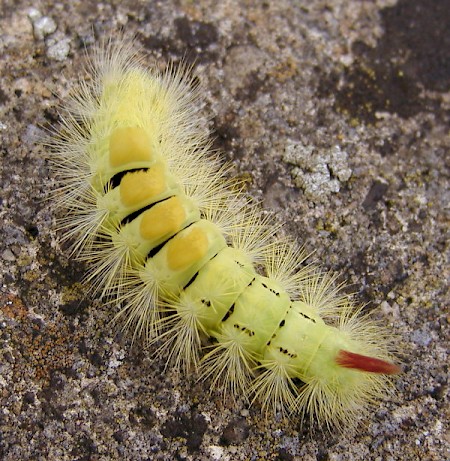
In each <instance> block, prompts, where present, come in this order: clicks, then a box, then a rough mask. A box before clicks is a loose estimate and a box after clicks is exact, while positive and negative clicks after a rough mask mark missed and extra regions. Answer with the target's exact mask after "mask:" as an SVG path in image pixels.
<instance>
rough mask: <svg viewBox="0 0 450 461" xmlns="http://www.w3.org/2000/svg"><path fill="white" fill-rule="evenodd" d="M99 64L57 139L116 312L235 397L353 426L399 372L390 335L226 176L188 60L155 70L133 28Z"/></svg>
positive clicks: (71, 203)
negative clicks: (137, 47)
mask: <svg viewBox="0 0 450 461" xmlns="http://www.w3.org/2000/svg"><path fill="white" fill-rule="evenodd" d="M92 63H93V65H92V71H93V78H92V80H91V81H83V82H82V83H81V84H80V86H79V88H78V89H77V90H75V92H74V94H73V96H72V98H71V100H70V102H69V104H68V106H67V109H66V110H65V111H64V112H63V115H62V128H61V129H60V131H59V133H58V134H57V135H56V136H55V137H54V139H53V141H52V145H53V147H54V148H55V151H56V152H55V155H54V158H53V160H54V165H55V171H56V174H57V176H58V180H59V182H60V187H59V188H58V189H57V191H56V193H55V196H56V197H55V198H56V201H57V202H58V204H59V205H60V206H62V207H63V208H64V209H65V210H66V213H65V217H64V218H62V220H61V222H60V228H62V229H63V230H64V231H65V238H69V239H73V240H74V241H75V243H74V245H73V252H74V253H75V254H76V255H77V256H78V257H79V258H80V259H81V260H85V261H87V262H89V263H90V264H91V267H92V270H91V272H90V273H89V275H88V279H89V280H90V281H91V283H92V284H93V286H94V287H95V288H96V289H98V290H100V291H101V293H102V294H103V295H106V296H109V297H111V298H112V299H114V300H115V302H117V303H119V304H120V305H121V306H122V307H121V309H120V311H119V312H118V314H117V315H116V317H115V318H116V319H119V318H120V319H121V320H122V321H123V322H124V325H125V326H126V327H128V328H130V329H132V331H133V334H134V335H144V336H145V337H146V338H147V340H148V341H150V343H158V344H161V345H160V346H159V349H158V350H159V351H162V350H166V351H167V352H168V355H169V357H170V359H171V363H172V364H173V365H174V366H175V367H176V368H177V369H180V370H182V371H186V370H188V369H189V367H194V368H197V367H198V368H199V369H200V375H201V376H203V377H210V378H211V379H212V382H213V384H214V385H216V384H219V383H220V384H221V385H222V386H223V388H224V389H225V390H226V391H227V392H229V393H230V394H231V395H232V396H237V395H240V396H244V397H246V398H250V399H252V401H253V400H255V399H257V400H259V401H260V402H261V404H262V406H263V407H264V408H267V409H270V410H274V411H275V410H277V409H281V410H283V411H284V410H286V411H288V412H289V413H299V414H300V415H302V416H303V414H305V413H307V414H309V416H310V418H311V420H312V421H316V422H318V423H319V424H325V425H327V426H331V425H336V426H341V425H348V424H351V422H353V421H354V419H355V416H356V415H357V414H359V413H361V412H362V411H364V410H365V409H367V407H368V405H369V404H371V403H372V402H373V401H374V400H375V399H376V398H378V397H380V396H382V395H383V393H384V391H385V389H386V387H387V386H388V384H389V376H388V375H390V374H394V373H397V372H398V371H399V368H398V366H396V365H394V364H393V363H391V355H390V353H389V351H388V350H389V344H390V340H389V337H388V335H386V334H384V333H383V331H382V330H381V329H380V328H379V327H378V326H377V324H376V323H375V322H374V321H372V320H370V319H369V318H367V316H362V315H360V314H361V309H357V308H354V307H353V306H352V305H351V304H350V303H349V301H348V300H347V298H346V297H345V296H342V295H340V294H339V291H338V289H337V288H334V278H333V277H331V276H329V275H327V274H322V273H320V272H319V271H317V270H316V269H315V268H312V267H311V266H307V267H306V268H300V267H301V264H302V262H303V261H304V259H305V255H304V254H303V252H302V250H301V249H299V248H298V247H297V246H296V245H295V244H294V243H293V242H291V241H290V240H289V239H284V238H280V237H276V236H275V233H276V229H274V228H273V227H271V226H270V223H269V219H268V218H264V217H263V215H262V214H261V212H260V211H258V209H257V207H255V206H253V205H251V204H250V202H249V200H248V199H247V198H246V197H245V196H244V195H243V194H242V193H240V192H239V191H236V187H233V181H231V180H227V179H226V178H227V172H228V171H227V168H225V167H223V166H220V160H219V159H218V157H217V156H212V155H211V154H210V142H209V141H208V138H207V136H206V135H205V134H204V130H203V128H202V119H201V117H200V116H199V114H198V110H197V109H196V107H197V106H196V103H197V102H198V99H199V97H200V94H199V93H200V91H199V88H198V86H196V84H195V81H194V79H193V78H192V77H191V76H190V73H189V72H188V71H187V70H185V69H183V68H182V67H181V68H179V69H174V68H173V67H169V68H168V69H167V70H166V71H165V72H162V73H161V72H158V71H153V70H150V71H149V70H146V69H145V68H144V66H143V64H142V61H141V60H140V59H139V58H138V57H137V56H136V54H135V53H134V51H133V42H132V41H127V40H119V41H116V42H110V43H108V44H107V45H106V46H104V47H101V48H99V49H98V50H97V52H96V54H95V55H94V59H93V61H92ZM203 338H210V342H211V343H212V345H210V346H208V347H207V349H206V354H205V355H203V357H202V356H201V352H202V349H204V347H203V346H202V344H203V343H202V339H203Z"/></svg>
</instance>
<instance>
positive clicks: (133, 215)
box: [120, 195, 175, 226]
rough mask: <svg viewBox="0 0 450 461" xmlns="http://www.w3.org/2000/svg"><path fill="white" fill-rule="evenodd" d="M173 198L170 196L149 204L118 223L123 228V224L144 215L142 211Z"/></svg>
mask: <svg viewBox="0 0 450 461" xmlns="http://www.w3.org/2000/svg"><path fill="white" fill-rule="evenodd" d="M172 197H175V195H171V196H170V197H167V198H164V199H162V200H158V201H157V202H154V203H150V204H149V205H147V206H145V207H143V208H140V209H139V210H136V211H134V212H133V213H131V214H129V215H128V216H125V218H123V219H122V221H121V222H120V225H121V226H125V224H128V223H129V222H131V221H133V219H136V218H137V217H138V216H139V215H140V214H141V213H144V211H147V210H150V208H153V207H154V206H155V205H157V204H158V203H162V202H165V201H166V200H169V199H170V198H172Z"/></svg>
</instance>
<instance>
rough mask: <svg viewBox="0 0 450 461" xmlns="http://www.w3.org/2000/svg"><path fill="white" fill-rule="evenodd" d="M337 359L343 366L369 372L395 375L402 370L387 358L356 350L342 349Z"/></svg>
mask: <svg viewBox="0 0 450 461" xmlns="http://www.w3.org/2000/svg"><path fill="white" fill-rule="evenodd" d="M335 360H336V363H337V364H338V365H340V366H341V367H344V368H353V369H355V370H360V371H367V372H369V373H379V374H384V375H395V374H396V373H400V371H401V369H400V367H399V366H398V365H395V364H393V363H390V362H387V361H386V360H381V359H376V358H374V357H368V356H366V355H361V354H355V353H354V352H349V351H344V350H342V349H341V350H340V351H339V352H338V354H337V356H336V358H335Z"/></svg>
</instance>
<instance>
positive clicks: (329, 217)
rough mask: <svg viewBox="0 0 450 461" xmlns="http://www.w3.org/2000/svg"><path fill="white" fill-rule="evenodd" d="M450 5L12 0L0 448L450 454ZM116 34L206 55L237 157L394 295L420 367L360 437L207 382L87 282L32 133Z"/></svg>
mask: <svg viewBox="0 0 450 461" xmlns="http://www.w3.org/2000/svg"><path fill="white" fill-rule="evenodd" d="M449 14H450V10H449V8H448V2H447V1H446V0H432V1H430V0H398V1H397V2H396V1H394V0H376V1H373V2H366V1H357V0H328V1H326V0H291V1H288V0H279V1H277V2H269V1H267V2H266V1H261V2H251V1H244V0H236V1H231V0H224V1H221V2H217V1H212V0H211V1H199V2H191V1H187V0H186V1H183V0H178V1H176V0H170V1H145V2H144V1H143V2H138V1H135V0H125V1H109V2H108V1H105V2H89V1H81V0H74V1H67V0H66V1H62V2H59V3H55V2H50V1H46V0H42V1H39V0H37V1H35V2H26V1H24V0H14V1H13V0H2V2H1V3H0V69H1V71H0V136H1V138H0V139H1V141H0V149H1V165H0V168H1V185H2V194H1V198H0V216H1V221H0V225H1V238H0V256H1V259H2V260H1V274H0V277H1V285H0V309H1V310H0V344H1V346H0V347H1V349H0V405H1V407H0V458H1V459H4V460H6V461H11V460H19V459H20V460H27V459H33V460H48V461H53V460H59V461H63V460H114V459H126V460H142V459H155V460H171V459H190V460H248V459H253V460H256V459H262V460H269V459H273V460H275V459H277V460H305V461H309V460H333V461H335V460H366V461H368V460H406V459H407V460H414V459H423V460H436V461H438V460H439V461H440V460H443V459H448V457H449V456H450V454H449V442H450V433H449V426H448V421H449V399H448V363H449V361H448V356H447V354H448V350H449V341H448V340H449V334H448V331H449V323H450V313H449V310H448V306H449V295H448V280H449V266H448V259H449V252H448V232H449V231H448V229H449V203H450V194H449V181H448V179H449V164H448V158H449V144H450V141H449V107H450V62H449V56H450V43H449V41H450V35H449V33H448V31H449V30H450V23H449ZM54 25H56V29H55V28H54V27H53V26H54ZM119 28H123V29H125V30H126V31H130V32H133V33H135V34H136V36H137V39H138V41H139V42H140V43H141V44H142V46H143V49H144V52H145V53H147V54H148V56H149V58H150V59H154V60H155V61H156V62H158V63H162V64H163V63H164V62H167V61H168V60H170V59H173V60H175V61H179V60H180V59H181V58H182V57H186V59H187V60H189V61H194V60H195V68H196V72H197V74H198V75H199V78H200V79H201V80H202V81H203V83H204V87H205V88H206V91H205V98H206V103H207V104H206V107H205V114H209V115H210V116H212V118H211V121H210V128H211V129H212V130H214V132H215V136H216V141H215V144H216V146H217V147H218V148H220V149H221V150H223V151H224V160H229V161H232V162H233V164H234V165H235V172H236V175H241V176H242V177H244V178H247V179H248V190H249V193H250V194H252V195H253V196H254V197H256V198H258V199H260V200H261V201H262V202H263V206H264V207H265V208H266V209H267V210H270V211H274V212H275V217H276V219H279V220H280V221H285V222H286V223H287V226H286V229H287V232H289V233H291V234H293V235H295V236H297V237H298V239H299V240H300V241H302V242H304V243H305V245H306V248H307V250H315V258H316V259H317V260H319V261H321V263H322V264H323V266H324V268H326V269H329V270H332V271H340V273H341V274H342V279H343V280H348V281H349V283H351V290H353V291H354V292H355V293H356V297H357V299H358V300H359V301H360V302H362V303H367V309H370V308H372V307H375V306H381V309H379V310H378V311H377V313H376V315H377V316H378V317H379V318H380V319H381V320H382V321H383V322H385V323H386V324H388V328H391V329H392V331H393V332H394V333H395V334H397V335H398V338H399V339H398V348H399V351H400V352H401V357H402V360H403V362H404V373H403V374H402V375H401V376H400V377H399V379H398V381H397V385H396V392H395V396H394V397H393V398H389V399H388V400H387V401H384V402H380V404H379V406H378V408H377V410H376V411H375V412H374V413H373V415H371V418H370V419H369V420H366V421H361V422H360V423H358V426H359V429H360V430H359V432H358V433H355V432H351V431H349V432H346V433H344V434H342V435H339V434H336V433H332V434H330V433H326V432H325V433H320V432H319V433H314V434H311V433H309V431H308V427H300V425H299V424H298V422H296V421H291V422H287V421H284V420H282V419H280V418H277V417H273V418H268V419H265V417H264V416H262V415H261V411H260V407H259V406H258V405H257V404H256V405H254V406H252V407H250V408H248V406H247V405H246V404H245V403H244V402H237V403H236V404H234V403H233V402H230V401H224V400H223V399H222V398H221V397H220V395H219V394H217V393H215V392H212V394H211V395H210V396H208V390H209V384H208V383H201V382H200V383H199V382H196V376H195V375H192V376H182V377H178V376H175V375H174V373H172V372H171V370H164V365H165V360H164V357H162V358H160V359H157V360H153V361H152V360H151V358H150V355H149V353H147V352H146V351H143V350H142V349H141V347H140V346H139V345H136V346H134V347H132V346H131V344H130V340H129V339H128V338H123V337H122V336H121V335H118V334H116V333H115V331H114V329H113V328H112V327H111V325H110V323H109V320H110V319H111V312H109V309H108V308H107V307H105V306H104V305H103V304H102V302H101V300H100V299H98V298H96V297H91V296H89V295H88V296H86V291H87V290H86V287H85V286H84V285H83V284H82V277H83V273H84V269H83V267H81V266H80V264H79V263H77V262H74V261H72V260H70V259H69V257H68V255H67V252H65V251H64V248H61V247H60V246H59V245H58V233H57V231H56V230H55V227H54V214H53V213H52V211H51V209H50V207H49V205H48V203H47V202H45V198H46V197H47V196H48V193H49V191H51V189H52V187H53V186H54V183H53V178H52V174H51V171H50V170H49V167H48V163H47V161H46V153H45V149H44V148H42V147H39V145H38V144H37V142H36V141H37V139H39V137H40V136H41V134H42V131H43V130H44V129H45V128H48V127H49V126H53V125H54V124H57V123H58V115H57V110H56V106H57V103H58V97H57V96H55V94H58V95H59V96H60V97H64V96H65V95H66V94H67V93H68V91H69V90H70V88H71V87H72V86H73V85H74V84H75V83H76V81H77V79H78V78H79V74H80V71H79V69H80V66H81V65H82V63H83V62H84V60H85V57H84V51H83V49H84V47H87V48H88V49H89V48H90V47H91V46H92V44H93V43H95V42H97V41H98V40H99V38H100V37H103V36H105V35H108V34H113V35H114V33H115V31H117V30H118V29H119ZM292 145H298V146H302V149H300V150H301V151H302V155H304V153H305V151H307V149H308V146H310V151H311V152H315V153H316V155H317V156H318V158H320V159H321V162H322V163H323V165H322V169H323V170H324V171H326V172H328V173H327V174H329V175H330V180H333V181H335V182H334V183H333V187H324V188H322V187H321V186H320V185H319V186H320V187H316V188H314V183H313V182H314V180H313V175H311V174H308V171H303V172H302V174H304V175H306V177H307V179H308V180H307V185H308V187H309V188H311V187H312V188H313V189H310V190H313V191H317V190H318V191H319V193H318V194H317V193H316V192H314V193H312V194H311V193H308V191H306V192H305V191H304V190H302V189H301V188H300V187H299V186H301V185H302V183H301V181H300V182H299V181H298V179H296V178H298V174H299V171H298V168H302V165H304V163H302V160H301V159H297V160H296V159H292V158H289V159H288V160H289V163H288V161H287V160H286V157H285V153H286V149H287V148H288V147H289V146H292ZM333 152H343V153H345V154H346V158H345V164H344V166H342V165H336V164H333V162H334V161H338V163H340V162H342V157H340V160H339V159H338V160H336V156H333V155H332V153H333ZM333 159H335V160H333ZM292 163H294V164H295V165H296V166H293V165H292ZM296 168H297V170H296ZM341 168H344V170H345V171H346V172H347V173H348V174H347V173H346V174H344V175H341V177H339V176H338V175H336V174H335V173H333V172H334V171H339V170H340V169H341ZM319 176H320V175H319ZM320 180H321V181H322V180H323V175H322V176H320ZM316 186H317V184H316Z"/></svg>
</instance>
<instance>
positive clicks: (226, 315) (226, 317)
mask: <svg viewBox="0 0 450 461" xmlns="http://www.w3.org/2000/svg"><path fill="white" fill-rule="evenodd" d="M233 312H234V303H233V304H232V305H231V307H230V308H229V309H228V312H227V313H226V314H225V316H224V317H223V319H222V322H225V320H227V319H228V317H230V315H231V314H232V313H233Z"/></svg>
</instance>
